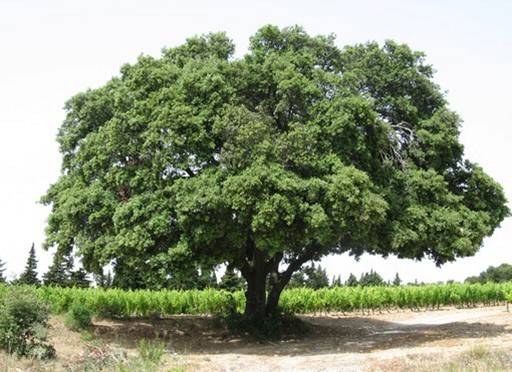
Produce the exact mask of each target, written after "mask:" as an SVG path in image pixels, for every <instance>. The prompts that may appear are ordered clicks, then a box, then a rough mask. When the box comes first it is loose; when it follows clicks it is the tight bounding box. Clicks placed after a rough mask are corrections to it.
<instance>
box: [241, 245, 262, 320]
mask: <svg viewBox="0 0 512 372" xmlns="http://www.w3.org/2000/svg"><path fill="white" fill-rule="evenodd" d="M246 250H247V258H248V260H247V263H246V264H245V265H244V267H242V275H243V276H244V278H245V280H246V281H247V290H246V291H245V311H244V315H245V316H246V317H248V318H252V319H255V320H257V319H262V318H263V317H265V305H266V295H267V293H266V282H267V272H266V270H265V269H266V267H265V266H266V265H265V263H266V261H265V258H266V256H267V254H266V252H262V251H261V250H259V249H257V248H256V247H255V246H254V244H253V243H252V242H248V244H247V248H246Z"/></svg>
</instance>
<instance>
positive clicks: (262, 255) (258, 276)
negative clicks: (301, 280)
mask: <svg viewBox="0 0 512 372" xmlns="http://www.w3.org/2000/svg"><path fill="white" fill-rule="evenodd" d="M246 251H247V261H246V262H245V264H244V265H243V266H242V269H241V271H242V275H243V277H244V278H245V280H246V281H247V290H246V292H245V299H246V303H245V311H244V316H246V317H247V318H250V319H253V320H261V319H263V318H265V317H273V316H275V315H277V311H278V305H279V298H280V297H281V293H282V292H283V289H284V288H285V287H286V285H287V284H288V283H289V281H290V279H291V277H292V274H293V273H294V272H295V271H297V270H299V269H300V267H301V266H302V264H304V263H305V262H306V261H309V260H311V259H312V258H313V256H314V254H315V252H316V251H317V246H309V247H307V248H306V249H305V250H304V252H303V254H302V255H300V256H298V257H297V258H296V259H295V260H293V261H292V262H290V264H289V265H288V267H287V268H286V270H285V271H283V272H282V273H279V264H280V263H281V260H282V258H283V255H282V254H278V255H276V256H274V257H269V256H268V254H267V252H263V251H261V250H259V249H257V248H256V247H254V245H253V244H252V243H249V244H248V245H247V249H246ZM269 274H270V290H269V292H268V296H267V288H266V286H267V279H269Z"/></svg>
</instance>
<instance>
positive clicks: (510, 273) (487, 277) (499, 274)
mask: <svg viewBox="0 0 512 372" xmlns="http://www.w3.org/2000/svg"><path fill="white" fill-rule="evenodd" d="M510 281H512V265H510V264H506V263H504V264H501V265H499V266H496V267H494V266H489V267H488V268H487V270H485V271H482V272H481V273H480V275H479V276H472V277H469V278H467V279H466V282H468V283H487V282H493V283H504V282H510Z"/></svg>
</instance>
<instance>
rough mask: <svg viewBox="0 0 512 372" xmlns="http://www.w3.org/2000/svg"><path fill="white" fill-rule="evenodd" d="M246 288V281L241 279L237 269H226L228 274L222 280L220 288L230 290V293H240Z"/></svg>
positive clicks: (229, 267)
mask: <svg viewBox="0 0 512 372" xmlns="http://www.w3.org/2000/svg"><path fill="white" fill-rule="evenodd" d="M244 287H245V281H244V279H243V278H241V277H240V276H239V275H238V274H237V273H236V272H235V269H234V268H233V267H231V266H228V267H227V268H226V272H225V273H224V275H223V276H222V278H221V279H220V284H219V288H221V289H225V290H228V291H230V292H234V291H238V290H239V289H242V288H244Z"/></svg>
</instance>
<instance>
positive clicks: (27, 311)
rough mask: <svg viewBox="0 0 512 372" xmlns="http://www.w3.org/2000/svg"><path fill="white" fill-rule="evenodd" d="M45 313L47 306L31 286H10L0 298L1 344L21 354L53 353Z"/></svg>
mask: <svg viewBox="0 0 512 372" xmlns="http://www.w3.org/2000/svg"><path fill="white" fill-rule="evenodd" d="M48 316H49V306H48V305H47V304H46V303H45V302H43V301H42V300H40V299H39V298H38V297H37V295H36V293H35V292H34V291H33V290H32V289H30V288H26V287H12V288H9V289H8V290H7V291H6V293H5V294H4V296H3V299H2V301H1V302H0V347H1V348H3V349H5V350H6V351H7V352H8V353H9V354H16V355H17V356H20V357H21V356H30V357H33V358H38V359H47V358H52V357H54V356H55V349H54V348H53V346H52V345H50V344H48V343H46V335H47V332H46V331H47V327H48Z"/></svg>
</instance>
